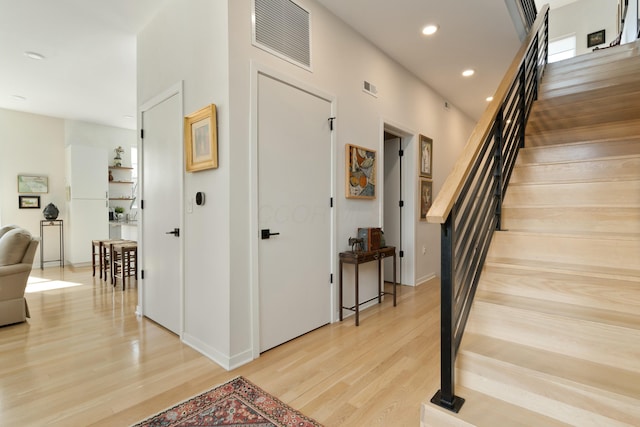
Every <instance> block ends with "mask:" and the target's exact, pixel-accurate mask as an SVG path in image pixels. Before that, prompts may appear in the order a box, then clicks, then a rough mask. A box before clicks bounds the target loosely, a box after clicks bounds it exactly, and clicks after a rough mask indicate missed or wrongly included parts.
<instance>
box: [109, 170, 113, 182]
mask: <svg viewBox="0 0 640 427" xmlns="http://www.w3.org/2000/svg"><path fill="white" fill-rule="evenodd" d="M111 181H113V174H112V173H111V171H109V182H111Z"/></svg>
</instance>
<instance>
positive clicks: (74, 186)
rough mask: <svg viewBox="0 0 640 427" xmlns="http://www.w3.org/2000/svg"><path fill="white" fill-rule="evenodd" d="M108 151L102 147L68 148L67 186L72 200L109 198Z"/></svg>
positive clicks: (76, 146)
mask: <svg viewBox="0 0 640 427" xmlns="http://www.w3.org/2000/svg"><path fill="white" fill-rule="evenodd" d="M106 170H107V150H106V149H104V148H100V147H91V146H85V145H71V146H69V147H67V174H68V179H67V184H68V186H69V192H70V193H69V197H70V198H71V199H105V198H106V197H107V191H109V190H108V188H107V183H106V182H105V181H106V180H105V175H104V174H105V173H106V172H103V171H106Z"/></svg>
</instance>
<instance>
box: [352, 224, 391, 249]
mask: <svg viewBox="0 0 640 427" xmlns="http://www.w3.org/2000/svg"><path fill="white" fill-rule="evenodd" d="M358 238H359V239H361V240H362V248H363V250H365V251H375V250H377V249H380V248H382V247H384V246H386V243H385V241H384V233H383V232H382V229H381V228H379V227H369V228H358Z"/></svg>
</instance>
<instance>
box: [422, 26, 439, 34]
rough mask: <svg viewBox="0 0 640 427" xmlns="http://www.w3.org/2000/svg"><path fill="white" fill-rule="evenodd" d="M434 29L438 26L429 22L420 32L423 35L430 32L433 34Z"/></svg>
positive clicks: (436, 29)
mask: <svg viewBox="0 0 640 427" xmlns="http://www.w3.org/2000/svg"><path fill="white" fill-rule="evenodd" d="M436 31H438V26H437V25H433V24H429V25H427V26H426V27H424V28H423V29H422V34H424V35H425V36H430V35H431V34H435V32H436Z"/></svg>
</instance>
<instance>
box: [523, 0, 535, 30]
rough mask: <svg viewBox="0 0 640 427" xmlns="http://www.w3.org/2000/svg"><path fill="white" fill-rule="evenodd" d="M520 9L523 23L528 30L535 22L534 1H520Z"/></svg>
mask: <svg viewBox="0 0 640 427" xmlns="http://www.w3.org/2000/svg"><path fill="white" fill-rule="evenodd" d="M520 7H521V8H522V12H523V13H524V18H525V22H526V23H527V30H530V29H531V26H532V25H533V23H534V21H535V20H536V16H537V15H538V11H537V9H536V2H535V0H520Z"/></svg>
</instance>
